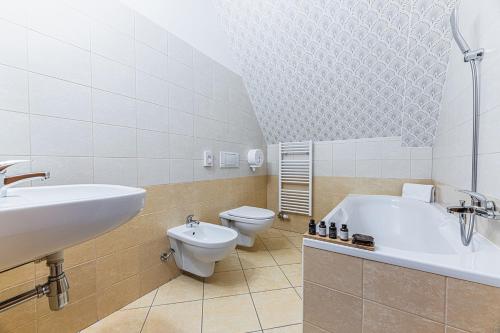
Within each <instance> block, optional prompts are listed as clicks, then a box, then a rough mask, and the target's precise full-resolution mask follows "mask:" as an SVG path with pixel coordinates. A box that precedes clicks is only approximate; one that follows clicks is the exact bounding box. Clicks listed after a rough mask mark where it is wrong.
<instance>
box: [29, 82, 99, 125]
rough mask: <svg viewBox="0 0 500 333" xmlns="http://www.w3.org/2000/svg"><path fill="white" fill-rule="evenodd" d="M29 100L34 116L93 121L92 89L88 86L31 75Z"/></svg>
mask: <svg viewBox="0 0 500 333" xmlns="http://www.w3.org/2000/svg"><path fill="white" fill-rule="evenodd" d="M29 100H30V112H31V113H32V114H40V115H46V116H54V117H61V118H68V119H75V120H86V121H90V120H91V119H92V110H91V88H90V87H88V86H83V85H80V84H75V83H71V82H68V81H64V80H60V79H55V78H52V77H49V76H45V75H39V74H35V73H30V74H29Z"/></svg>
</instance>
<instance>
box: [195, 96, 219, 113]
mask: <svg viewBox="0 0 500 333" xmlns="http://www.w3.org/2000/svg"><path fill="white" fill-rule="evenodd" d="M194 114H195V115H197V116H200V117H204V118H212V119H214V118H215V102H214V100H212V99H210V98H208V97H206V96H202V95H198V94H195V96H194Z"/></svg>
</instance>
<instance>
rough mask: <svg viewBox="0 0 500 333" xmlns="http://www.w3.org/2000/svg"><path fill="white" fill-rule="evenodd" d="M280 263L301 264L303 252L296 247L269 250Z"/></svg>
mask: <svg viewBox="0 0 500 333" xmlns="http://www.w3.org/2000/svg"><path fill="white" fill-rule="evenodd" d="M269 252H270V253H271V255H272V256H273V258H274V260H276V262H277V263H278V265H289V264H300V263H301V262H302V253H300V251H299V250H297V249H296V248H293V249H282V250H272V251H269Z"/></svg>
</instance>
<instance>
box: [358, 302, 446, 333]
mask: <svg viewBox="0 0 500 333" xmlns="http://www.w3.org/2000/svg"><path fill="white" fill-rule="evenodd" d="M401 332H405V333H423V332H425V333H444V325H443V324H440V323H437V322H435V321H431V320H429V319H426V318H422V317H419V316H416V315H413V314H410V313H407V312H403V311H399V310H396V309H393V308H390V307H387V306H384V305H381V304H377V303H374V302H370V301H366V300H365V301H364V316H363V333H401Z"/></svg>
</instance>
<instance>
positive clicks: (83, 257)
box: [64, 239, 96, 268]
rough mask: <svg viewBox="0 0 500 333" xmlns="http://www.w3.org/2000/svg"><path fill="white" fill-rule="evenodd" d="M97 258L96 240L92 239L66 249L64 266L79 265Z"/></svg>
mask: <svg viewBox="0 0 500 333" xmlns="http://www.w3.org/2000/svg"><path fill="white" fill-rule="evenodd" d="M95 258H96V252H95V240H94V239H91V240H89V241H86V242H83V243H81V244H78V245H76V246H73V247H70V248H68V249H65V250H64V267H65V268H70V267H73V266H77V265H80V264H83V263H85V262H88V261H91V260H95Z"/></svg>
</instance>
